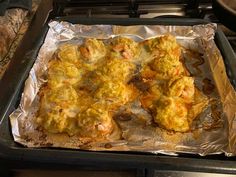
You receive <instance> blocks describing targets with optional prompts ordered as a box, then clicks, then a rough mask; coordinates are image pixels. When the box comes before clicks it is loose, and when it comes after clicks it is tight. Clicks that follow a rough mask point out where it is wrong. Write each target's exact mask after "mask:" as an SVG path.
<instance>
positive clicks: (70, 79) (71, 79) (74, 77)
mask: <svg viewBox="0 0 236 177" xmlns="http://www.w3.org/2000/svg"><path fill="white" fill-rule="evenodd" d="M84 73H85V70H84V69H82V68H78V67H76V65H74V64H72V63H69V62H62V61H60V60H52V61H51V62H50V64H49V69H48V86H50V87H52V88H57V87H61V86H63V85H65V84H69V85H76V84H77V83H78V82H79V81H80V80H81V79H82V75H83V74H84Z"/></svg>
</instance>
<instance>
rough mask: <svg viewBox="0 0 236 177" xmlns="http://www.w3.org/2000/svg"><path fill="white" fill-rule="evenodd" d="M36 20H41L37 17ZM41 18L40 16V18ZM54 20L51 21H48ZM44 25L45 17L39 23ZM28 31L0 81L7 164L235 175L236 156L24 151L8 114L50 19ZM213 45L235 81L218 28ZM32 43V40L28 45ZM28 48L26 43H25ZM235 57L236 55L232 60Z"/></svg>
mask: <svg viewBox="0 0 236 177" xmlns="http://www.w3.org/2000/svg"><path fill="white" fill-rule="evenodd" d="M36 17H37V16H36ZM38 18H39V17H38ZM49 19H50V18H49ZM54 20H58V21H68V22H70V23H79V24H86V25H91V24H115V25H144V24H145V25H197V24H205V23H207V22H206V21H204V20H199V19H187V18H174V19H171V18H157V19H98V18H96V19H93V18H78V17H76V16H69V17H57V18H55V19H54ZM41 21H42V19H41ZM35 25H38V27H34V29H29V31H28V32H27V34H26V35H25V38H24V39H23V43H22V44H21V46H20V47H19V48H18V50H17V52H16V53H15V56H14V58H13V60H12V61H11V63H10V65H9V68H8V70H7V71H6V73H5V75H4V76H3V79H2V80H1V82H0V137H1V138H0V156H2V157H4V158H5V159H9V160H22V161H35V162H42V163H43V162H45V163H46V162H51V163H55V164H73V165H98V166H99V165H101V164H102V165H105V166H107V167H119V168H121V167H123V168H125V167H127V166H128V167H130V168H154V169H156V168H158V169H165V170H184V171H205V172H213V171H214V172H219V173H235V174H236V163H235V161H236V158H235V157H225V156H223V155H214V156H207V157H200V156H198V155H187V154H180V155H179V156H177V157H175V156H165V155H155V154H149V153H140V152H139V153H137V152H91V151H84V150H71V149H59V148H26V147H23V146H21V145H19V144H17V143H15V142H14V140H13V137H12V135H11V128H10V124H9V119H8V118H9V114H10V113H11V112H12V111H13V110H14V109H15V108H17V107H18V105H19V99H20V95H21V92H22V89H23V85H24V81H25V79H26V78H27V77H28V73H29V71H30V69H31V67H32V65H33V64H34V61H35V59H36V56H37V53H38V51H39V49H40V47H41V45H42V44H43V41H44V38H45V36H46V33H47V31H48V26H47V21H46V22H44V21H42V23H41V26H40V25H39V24H38V23H36V24H35ZM215 38H216V39H215V42H216V44H217V45H218V47H219V49H220V51H221V53H222V55H223V57H224V60H225V64H226V69H227V71H228V72H229V73H230V75H229V77H230V80H231V82H232V83H234V80H235V79H236V73H235V72H236V71H234V67H233V66H234V64H235V62H236V59H235V58H234V57H235V55H234V53H233V50H232V48H231V47H230V45H229V43H228V41H227V39H226V37H225V36H224V34H223V33H222V32H221V31H220V30H219V29H218V30H217V32H216V37H215ZM29 41H33V42H32V43H29ZM26 44H27V45H26ZM232 56H233V57H232Z"/></svg>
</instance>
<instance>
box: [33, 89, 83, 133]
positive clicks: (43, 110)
mask: <svg viewBox="0 0 236 177" xmlns="http://www.w3.org/2000/svg"><path fill="white" fill-rule="evenodd" d="M78 112H79V107H78V95H77V92H76V90H75V89H74V88H73V87H72V86H67V85H64V86H62V87H58V88H54V89H51V88H49V87H47V86H46V87H45V88H43V89H41V91H40V108H39V116H38V117H37V122H38V123H39V124H40V125H41V126H42V127H43V128H44V129H45V130H47V131H48V132H50V133H68V134H69V135H74V134H76V133H77V132H78V128H77V126H76V116H77V114H78Z"/></svg>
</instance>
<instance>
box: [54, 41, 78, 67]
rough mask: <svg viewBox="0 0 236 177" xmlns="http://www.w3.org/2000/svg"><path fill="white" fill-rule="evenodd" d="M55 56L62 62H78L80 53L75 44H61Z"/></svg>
mask: <svg viewBox="0 0 236 177" xmlns="http://www.w3.org/2000/svg"><path fill="white" fill-rule="evenodd" d="M57 56H58V58H59V60H61V61H62V62H68V63H73V64H80V53H79V50H78V45H76V44H64V45H61V46H60V47H59V51H58V54H57Z"/></svg>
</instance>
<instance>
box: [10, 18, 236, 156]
mask: <svg viewBox="0 0 236 177" xmlns="http://www.w3.org/2000/svg"><path fill="white" fill-rule="evenodd" d="M49 26H50V28H49V31H48V33H47V36H46V38H45V41H44V44H43V45H42V47H41V49H40V51H39V53H38V56H37V59H36V62H35V64H34V66H33V67H32V69H31V71H30V73H29V77H28V79H27V80H26V82H25V87H24V91H23V93H22V98H21V102H20V105H19V107H18V108H17V109H16V110H15V111H14V112H13V113H12V114H11V115H10V121H11V125H12V134H13V137H14V140H15V141H16V142H18V143H20V144H22V145H25V146H27V147H61V148H73V149H87V150H102V151H104V150H109V151H142V152H151V153H162V154H169V155H177V154H178V153H192V154H200V155H208V154H219V153H225V154H226V155H227V156H232V155H236V119H235V117H236V113H235V110H236V93H235V91H234V89H233V87H232V86H231V84H230V82H229V80H228V78H227V76H226V72H225V67H224V63H223V59H222V56H221V54H220V51H219V50H218V49H217V46H216V44H215V42H214V34H215V30H216V28H217V27H216V25H215V24H206V25H196V26H160V25H138V26H115V25H80V24H70V23H68V22H57V21H52V22H50V23H49ZM166 33H170V34H173V35H174V36H176V38H177V40H178V42H179V43H180V45H181V46H182V47H183V57H184V61H185V65H186V67H187V68H188V69H189V71H190V73H191V74H192V75H193V76H194V79H195V84H196V86H197V87H198V89H199V90H201V91H202V92H204V91H205V92H207V89H206V88H205V87H206V85H205V84H206V82H207V84H208V86H209V84H210V86H211V87H210V88H211V91H210V92H208V93H206V94H207V96H209V98H210V104H209V106H208V107H207V108H206V109H205V110H204V111H203V112H202V113H201V115H200V116H199V118H198V119H196V121H194V123H193V127H194V129H193V130H192V131H191V132H188V133H173V132H168V131H166V130H163V129H161V128H159V127H157V126H153V125H152V124H151V123H150V122H152V121H151V117H150V115H149V114H147V113H146V111H145V110H143V109H142V108H141V107H140V105H138V104H135V103H133V104H132V106H131V109H130V111H131V113H133V115H134V116H133V117H130V118H129V119H124V118H121V119H119V118H117V119H116V120H115V121H116V123H117V124H118V126H119V127H120V130H121V134H122V139H117V135H116V134H112V135H111V136H110V139H109V140H106V141H103V142H101V141H99V142H90V143H88V142H82V141H81V140H80V138H79V137H77V136H72V137H69V136H68V135H66V134H50V133H45V132H43V131H41V130H40V129H39V128H38V125H37V123H36V121H35V117H36V113H37V110H38V107H39V97H38V95H37V93H38V91H39V89H40V87H41V86H42V84H44V83H45V82H46V77H45V75H46V73H47V67H48V61H49V60H50V59H51V56H52V55H53V53H54V52H55V51H56V49H57V48H58V45H60V44H62V43H65V42H66V43H79V42H80V41H81V39H83V38H85V37H95V38H99V39H108V38H109V37H113V36H116V35H125V36H127V35H128V36H129V37H132V38H133V39H134V40H136V41H142V40H144V39H147V38H151V37H156V36H160V35H163V34H166ZM124 109H125V108H124Z"/></svg>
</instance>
